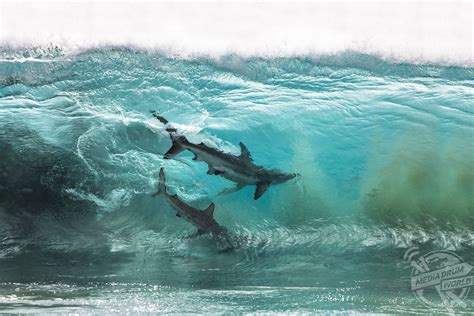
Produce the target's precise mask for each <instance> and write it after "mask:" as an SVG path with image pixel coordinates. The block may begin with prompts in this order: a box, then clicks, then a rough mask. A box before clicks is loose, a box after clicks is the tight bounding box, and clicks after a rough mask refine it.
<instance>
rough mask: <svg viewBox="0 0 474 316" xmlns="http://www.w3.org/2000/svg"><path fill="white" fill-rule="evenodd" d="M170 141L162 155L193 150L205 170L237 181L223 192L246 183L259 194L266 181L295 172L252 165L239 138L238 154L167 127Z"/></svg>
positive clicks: (283, 179)
mask: <svg viewBox="0 0 474 316" xmlns="http://www.w3.org/2000/svg"><path fill="white" fill-rule="evenodd" d="M153 115H154V116H155V117H156V118H157V119H158V120H160V122H162V123H163V124H165V125H168V124H169V122H168V120H166V119H165V118H163V117H162V116H160V115H158V114H157V113H153ZM166 130H167V131H168V133H169V134H170V137H171V141H172V142H173V144H172V146H171V148H170V149H169V150H168V151H167V152H166V154H165V155H164V158H165V159H170V158H173V157H174V156H175V155H177V154H179V153H180V152H182V151H184V150H189V151H191V152H192V153H193V154H194V158H193V159H194V160H199V161H204V162H205V163H207V165H208V168H209V169H208V171H207V173H208V174H210V175H219V176H222V177H224V178H226V179H228V180H231V181H233V182H235V183H237V185H236V186H235V187H234V188H232V189H230V190H226V191H225V192H224V193H230V192H235V191H237V190H240V189H242V188H243V187H245V186H247V185H255V186H256V189H255V193H254V199H255V200H257V199H258V198H260V197H261V196H262V195H263V193H265V191H266V190H267V189H268V187H269V186H270V185H274V184H279V183H283V182H286V181H288V180H291V179H293V178H295V177H296V176H297V175H298V174H296V173H283V172H280V171H278V170H269V169H265V168H263V167H261V166H258V165H256V164H255V163H254V162H253V159H252V156H251V155H250V152H249V150H248V149H247V147H246V146H245V145H244V144H243V143H242V142H240V143H239V146H240V149H241V154H240V155H239V156H236V155H232V154H230V153H225V152H223V151H220V150H218V149H215V148H212V147H209V146H207V145H206V144H204V143H200V144H194V143H191V142H189V141H188V139H187V138H186V137H185V136H184V135H180V134H178V132H177V130H176V129H175V128H172V127H167V128H166Z"/></svg>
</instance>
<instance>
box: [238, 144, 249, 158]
mask: <svg viewBox="0 0 474 316" xmlns="http://www.w3.org/2000/svg"><path fill="white" fill-rule="evenodd" d="M239 146H240V151H241V153H240V158H241V159H244V160H246V161H252V156H251V155H250V151H249V150H248V149H247V147H246V146H245V145H244V143H242V142H240V143H239Z"/></svg>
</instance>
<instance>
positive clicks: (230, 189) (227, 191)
mask: <svg viewBox="0 0 474 316" xmlns="http://www.w3.org/2000/svg"><path fill="white" fill-rule="evenodd" d="M244 186H245V184H240V183H237V185H236V186H235V187H233V188H229V189H224V190H222V191H221V192H220V193H219V194H217V195H225V194H230V193H234V192H237V191H239V190H240V189H242V188H243V187H244Z"/></svg>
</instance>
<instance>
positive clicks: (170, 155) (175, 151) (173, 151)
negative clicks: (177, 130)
mask: <svg viewBox="0 0 474 316" xmlns="http://www.w3.org/2000/svg"><path fill="white" fill-rule="evenodd" d="M183 150H184V148H183V147H182V146H181V145H180V144H179V143H178V142H177V141H174V140H173V145H172V146H171V148H170V149H169V150H168V151H167V152H166V154H165V156H164V158H165V159H170V158H173V156H175V155H177V154H179V153H180V152H182V151H183Z"/></svg>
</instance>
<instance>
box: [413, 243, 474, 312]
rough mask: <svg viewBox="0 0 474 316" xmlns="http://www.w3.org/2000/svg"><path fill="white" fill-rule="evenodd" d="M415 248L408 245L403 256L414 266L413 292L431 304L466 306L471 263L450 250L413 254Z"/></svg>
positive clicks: (471, 282)
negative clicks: (421, 254)
mask: <svg viewBox="0 0 474 316" xmlns="http://www.w3.org/2000/svg"><path fill="white" fill-rule="evenodd" d="M417 249H418V248H410V249H409V250H408V251H407V252H406V253H405V259H406V260H408V261H409V262H410V265H411V266H412V267H413V270H412V272H411V289H412V291H413V292H414V293H415V296H416V297H417V298H418V299H419V300H420V301H421V302H422V303H423V304H425V305H427V306H430V307H437V308H440V307H454V306H466V304H465V302H464V300H465V298H466V297H467V295H468V294H469V290H470V288H471V286H472V285H473V284H474V282H473V281H474V277H473V276H472V275H469V274H470V272H471V270H472V266H471V265H470V264H469V263H467V262H464V261H463V260H462V258H461V257H460V256H458V255H457V254H455V253H453V252H450V251H444V250H440V251H432V252H429V253H427V254H425V255H423V256H418V257H417V258H416V259H413V258H414V257H416V256H417V255H418V254H419V252H418V251H417Z"/></svg>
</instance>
